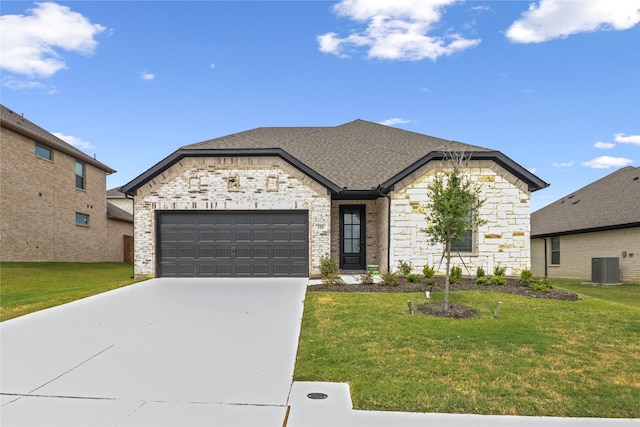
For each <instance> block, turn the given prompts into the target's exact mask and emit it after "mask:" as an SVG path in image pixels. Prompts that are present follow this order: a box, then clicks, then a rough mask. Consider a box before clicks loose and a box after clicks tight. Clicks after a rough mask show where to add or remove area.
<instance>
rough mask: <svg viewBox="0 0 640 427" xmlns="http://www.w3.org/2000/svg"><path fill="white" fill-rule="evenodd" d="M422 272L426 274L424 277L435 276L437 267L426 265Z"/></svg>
mask: <svg viewBox="0 0 640 427" xmlns="http://www.w3.org/2000/svg"><path fill="white" fill-rule="evenodd" d="M422 274H424V277H426V278H430V277H433V276H434V275H435V274H436V269H435V268H433V267H431V266H430V265H425V266H424V267H422Z"/></svg>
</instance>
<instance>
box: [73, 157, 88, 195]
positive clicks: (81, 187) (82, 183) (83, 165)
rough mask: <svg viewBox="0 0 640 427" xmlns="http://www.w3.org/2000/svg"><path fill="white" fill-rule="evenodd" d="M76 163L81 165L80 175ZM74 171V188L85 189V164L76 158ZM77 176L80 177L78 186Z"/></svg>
mask: <svg viewBox="0 0 640 427" xmlns="http://www.w3.org/2000/svg"><path fill="white" fill-rule="evenodd" d="M78 165H81V166H82V175H78ZM74 173H75V175H76V188H77V189H78V190H86V189H87V165H86V164H85V163H82V162H80V161H78V160H76V163H75V170H74ZM78 178H80V179H81V181H80V182H81V186H78Z"/></svg>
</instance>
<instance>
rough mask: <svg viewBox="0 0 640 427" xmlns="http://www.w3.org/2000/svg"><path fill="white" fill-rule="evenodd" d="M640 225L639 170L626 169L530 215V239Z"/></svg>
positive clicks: (639, 168) (630, 167)
mask: <svg viewBox="0 0 640 427" xmlns="http://www.w3.org/2000/svg"><path fill="white" fill-rule="evenodd" d="M638 225H640V167H632V166H628V167H625V168H622V169H619V170H617V171H615V172H613V173H612V174H610V175H607V176H605V177H604V178H602V179H600V180H598V181H595V182H593V183H591V184H589V185H587V186H586V187H583V188H581V189H579V190H577V191H575V192H573V193H571V194H568V195H567V196H565V197H563V198H562V199H560V200H557V201H555V202H553V203H551V204H550V205H547V206H545V207H544V208H542V209H539V210H537V211H536V212H534V213H532V214H531V236H532V237H536V236H540V237H542V236H552V235H560V234H571V233H578V232H586V231H597V230H606V229H613V228H624V227H628V226H638Z"/></svg>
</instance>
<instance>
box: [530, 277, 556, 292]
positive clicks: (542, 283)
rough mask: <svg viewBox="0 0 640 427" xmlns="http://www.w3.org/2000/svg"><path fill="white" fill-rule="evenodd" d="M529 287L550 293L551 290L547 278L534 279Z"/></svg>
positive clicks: (536, 290)
mask: <svg viewBox="0 0 640 427" xmlns="http://www.w3.org/2000/svg"><path fill="white" fill-rule="evenodd" d="M529 287H530V288H531V290H532V291H535V292H542V293H545V294H546V293H548V292H549V291H550V290H551V287H552V286H551V285H550V284H549V281H548V280H547V279H540V280H534V281H533V282H532V283H531V284H530V285H529Z"/></svg>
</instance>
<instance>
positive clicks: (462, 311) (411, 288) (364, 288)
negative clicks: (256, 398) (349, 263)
mask: <svg viewBox="0 0 640 427" xmlns="http://www.w3.org/2000/svg"><path fill="white" fill-rule="evenodd" d="M468 290H479V291H492V292H502V293H506V294H516V295H523V296H527V297H531V298H541V299H554V300H561V301H578V300H580V297H579V296H578V295H577V294H574V293H572V292H569V291H565V290H562V289H556V288H552V289H551V290H550V291H549V292H546V293H545V292H535V291H533V290H532V289H531V288H529V287H528V286H524V285H521V284H520V283H518V281H517V280H515V279H507V284H506V285H501V286H493V285H487V286H485V285H476V284H475V283H473V280H472V279H468V278H467V279H463V280H462V283H461V284H459V285H454V284H450V285H449V291H451V292H453V291H468ZM307 291H308V292H318V291H320V292H327V291H330V292H425V291H430V292H444V278H436V282H435V284H433V285H427V284H424V283H411V282H407V281H405V280H403V279H401V278H400V279H398V285H397V286H383V285H378V284H370V285H365V284H362V283H357V284H351V285H337V286H326V285H324V284H320V285H309V286H308V287H307ZM416 308H417V310H418V311H420V312H421V313H424V314H427V315H430V316H439V317H450V318H455V319H466V318H470V317H474V316H476V315H477V314H478V312H477V311H476V310H475V309H473V308H471V307H467V306H463V305H455V304H449V310H447V311H444V307H443V304H435V303H430V304H424V305H420V306H418V307H416Z"/></svg>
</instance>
